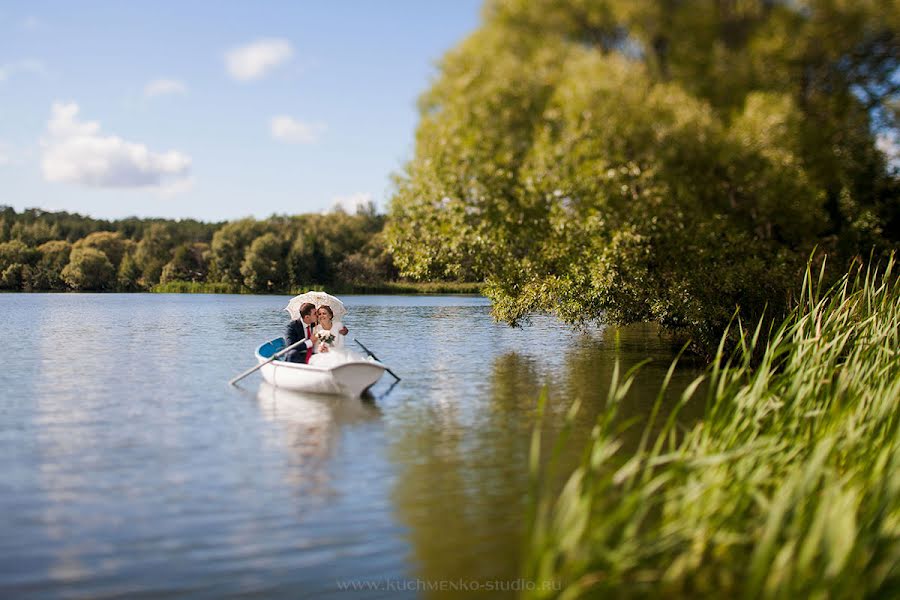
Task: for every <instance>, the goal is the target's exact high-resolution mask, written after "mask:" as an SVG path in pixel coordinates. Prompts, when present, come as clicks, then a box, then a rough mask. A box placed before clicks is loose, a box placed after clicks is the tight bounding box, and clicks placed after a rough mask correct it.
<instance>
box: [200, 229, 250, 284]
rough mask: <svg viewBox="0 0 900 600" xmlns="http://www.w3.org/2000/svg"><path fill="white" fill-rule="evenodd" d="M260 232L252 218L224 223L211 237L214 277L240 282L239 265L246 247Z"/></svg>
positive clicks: (224, 281)
mask: <svg viewBox="0 0 900 600" xmlns="http://www.w3.org/2000/svg"><path fill="white" fill-rule="evenodd" d="M261 234H262V226H261V225H260V224H259V223H257V222H256V221H255V220H254V219H241V220H240V221H233V222H231V223H226V224H225V225H224V226H222V228H221V229H219V230H218V231H216V233H215V235H213V238H212V244H211V248H210V256H211V260H212V267H213V270H214V272H215V276H216V279H217V280H218V281H221V282H223V283H242V282H243V279H244V276H243V275H242V274H241V265H242V263H243V261H244V255H245V253H246V251H247V247H248V246H249V245H250V244H251V243H252V242H253V240H255V239H256V238H257V237H258V236H259V235H261Z"/></svg>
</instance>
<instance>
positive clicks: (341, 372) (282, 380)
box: [256, 338, 385, 397]
mask: <svg viewBox="0 0 900 600" xmlns="http://www.w3.org/2000/svg"><path fill="white" fill-rule="evenodd" d="M282 348H284V339H282V338H275V339H274V340H271V341H269V342H266V343H265V344H263V345H262V346H260V347H259V348H257V350H256V360H257V361H259V362H260V363H264V362H266V360H268V359H270V358H272V355H273V354H275V353H276V352H278V351H279V350H281V349H282ZM384 370H385V366H384V365H383V364H381V363H380V362H378V361H376V360H373V359H364V360H358V361H353V362H346V363H343V364H340V365H337V366H333V367H316V366H313V365H305V364H302V363H292V362H287V361H285V360H282V359H281V358H276V359H275V360H273V361H272V362H270V363H269V364H267V365H264V366H263V367H262V368H261V369H260V371H261V372H262V376H263V378H264V379H265V380H266V381H268V382H269V383H271V384H272V385H274V386H276V387H280V388H285V389H289V390H294V391H298V392H311V393H314V394H341V395H344V396H353V397H357V396H360V395H362V393H363V392H365V391H366V390H367V389H369V388H370V387H372V385H374V384H375V382H376V381H378V380H379V379H380V378H381V375H382V374H383V373H384Z"/></svg>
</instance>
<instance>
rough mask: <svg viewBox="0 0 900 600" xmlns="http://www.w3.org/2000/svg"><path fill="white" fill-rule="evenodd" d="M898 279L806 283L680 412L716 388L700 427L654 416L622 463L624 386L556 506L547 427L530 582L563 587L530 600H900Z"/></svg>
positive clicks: (533, 518) (616, 382)
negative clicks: (544, 485) (776, 323)
mask: <svg viewBox="0 0 900 600" xmlns="http://www.w3.org/2000/svg"><path fill="white" fill-rule="evenodd" d="M894 269H895V264H894V258H893V257H891V259H890V261H889V262H888V264H887V266H886V268H885V269H884V270H883V271H880V272H879V271H878V270H877V269H876V268H874V267H871V268H868V269H865V270H863V269H861V268H858V269H855V270H853V271H851V272H850V273H848V274H847V275H846V276H844V277H843V278H842V279H841V281H840V282H838V284H837V285H836V286H834V287H832V288H830V289H827V290H823V289H822V283H821V282H822V276H821V273H820V274H819V276H818V278H817V277H815V276H814V274H812V273H810V272H809V270H808V271H807V275H806V277H805V278H804V281H803V288H802V292H801V294H800V301H799V303H798V306H797V307H796V308H795V309H794V310H793V312H792V313H791V314H790V315H789V316H788V317H787V319H786V320H785V321H784V323H783V324H781V326H780V327H778V328H777V329H776V330H768V331H765V332H763V331H762V328H761V327H760V326H758V327H756V328H755V329H754V330H752V331H748V330H743V329H742V328H741V327H740V324H738V325H736V327H737V329H738V334H739V340H740V346H739V348H738V349H737V350H736V351H735V352H734V353H730V354H729V355H727V356H726V353H725V351H724V350H723V346H720V348H719V352H718V354H717V356H716V358H715V361H714V362H713V364H712V366H711V367H710V369H709V370H708V372H707V373H706V375H704V376H703V377H701V378H699V379H698V380H696V381H694V383H693V384H691V386H689V387H688V388H687V389H686V390H685V392H684V393H683V394H682V395H681V400H680V402H679V406H681V405H683V404H684V403H685V402H687V401H688V400H689V399H690V398H691V397H692V396H693V395H694V394H695V393H697V389H698V386H699V384H700V382H701V379H704V378H705V379H706V380H707V385H706V386H704V387H705V389H707V390H708V392H707V394H708V395H707V398H706V407H705V413H704V416H703V418H702V419H701V420H700V421H699V422H698V423H697V424H696V425H694V426H693V427H691V428H690V429H688V430H679V427H678V425H677V420H676V414H677V408H678V407H675V408H674V409H673V410H667V411H662V410H661V409H660V406H659V402H658V403H657V407H656V408H655V409H654V411H653V414H652V416H651V417H650V421H651V422H649V423H647V424H646V426H645V431H644V434H643V437H642V439H641V442H640V445H639V448H638V450H637V452H636V453H634V454H631V455H629V456H624V457H623V456H621V455H620V454H621V453H617V449H618V448H619V445H620V434H621V432H620V431H618V430H617V425H616V423H617V421H616V418H615V416H616V410H617V407H618V405H619V403H621V402H622V401H623V398H627V391H628V388H629V386H630V385H631V383H632V381H633V378H634V377H635V374H634V373H628V374H625V375H622V376H620V375H619V373H618V371H617V372H616V375H615V376H614V378H613V381H612V383H611V387H610V392H609V400H608V406H607V409H606V410H605V411H604V412H603V413H602V414H601V416H600V418H599V419H598V422H597V423H596V426H595V428H594V430H593V432H592V436H591V440H590V442H589V443H588V445H587V447H586V448H585V449H584V454H583V459H582V461H581V463H580V465H579V466H578V467H577V468H576V470H575V471H574V472H573V473H572V475H571V476H570V477H569V479H568V481H567V483H566V484H565V486H564V487H563V489H562V491H561V492H559V493H555V492H549V491H547V490H545V489H541V488H540V484H539V482H541V481H544V480H546V477H544V475H543V473H542V471H541V467H540V466H539V465H540V461H539V460H538V455H539V454H540V453H541V443H542V440H541V438H540V433H539V429H536V430H535V433H534V438H533V443H532V463H531V464H532V477H533V481H534V482H535V491H534V496H533V500H534V504H533V507H532V511H531V514H530V520H529V521H530V522H529V526H530V532H529V537H528V539H529V541H528V547H527V548H526V552H525V561H524V576H525V577H527V578H529V579H531V580H534V581H538V582H540V581H550V580H553V581H556V582H559V583H561V584H562V589H561V590H559V588H558V587H557V588H556V589H557V590H558V591H555V592H545V591H541V589H542V588H541V587H540V586H537V588H536V590H535V591H533V592H531V594H530V595H531V596H533V597H548V596H560V597H563V598H575V597H583V596H588V597H603V598H607V597H665V598H697V597H715V598H759V597H763V598H876V597H877V598H889V597H894V598H897V597H900V439H898V433H900V432H898V423H900V280H898V278H897V275H896V274H895V273H894ZM763 333H766V334H768V335H762V334H763ZM763 338H765V339H767V342H766V343H763V342H762V339H763ZM723 339H724V338H723ZM673 368H674V364H673ZM661 397H662V395H660V399H661ZM660 402H661V400H660ZM663 408H666V407H663ZM663 412H666V413H667V414H668V416H667V417H666V418H665V420H664V422H662V423H658V422H657V423H654V422H653V421H655V420H657V419H659V416H658V415H660V414H662V413H663ZM650 432H654V433H650ZM562 443H565V442H562ZM551 588H552V586H548V587H547V588H544V589H551Z"/></svg>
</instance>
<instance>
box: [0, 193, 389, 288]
mask: <svg viewBox="0 0 900 600" xmlns="http://www.w3.org/2000/svg"><path fill="white" fill-rule="evenodd" d="M384 224H385V217H384V215H379V214H377V213H376V212H375V211H374V209H373V208H372V207H371V206H370V207H368V208H367V209H363V210H360V211H358V212H357V213H356V214H352V215H351V214H347V213H345V212H343V211H336V212H332V213H328V214H307V215H295V216H272V217H270V218H268V219H265V220H261V221H257V220H255V219H242V220H240V221H235V222H232V223H226V224H206V223H198V222H197V221H191V220H182V221H166V220H162V219H135V218H129V219H123V220H119V221H101V220H95V219H89V218H86V217H80V216H79V215H72V214H69V213H51V212H44V211H40V210H37V209H29V210H26V211H24V212H22V213H17V212H16V211H14V210H13V209H11V208H8V207H0V235H3V234H6V235H7V236H8V235H9V234H11V232H12V231H13V230H15V232H16V235H18V236H23V235H25V233H24V232H32V233H33V232H38V231H51V232H56V233H58V235H59V238H60V239H54V240H51V241H49V242H45V243H42V244H41V245H40V246H39V247H38V248H37V249H35V248H33V247H32V246H31V245H30V244H29V242H26V241H23V240H22V239H18V238H16V239H12V240H8V241H5V242H0V267H2V269H0V276H2V274H3V272H4V271H5V270H6V269H7V268H9V267H10V266H12V265H14V264H16V265H23V266H25V267H28V268H27V269H23V268H21V267H18V266H17V267H16V268H15V269H13V270H12V271H10V273H9V275H8V276H7V279H6V281H7V284H6V285H7V289H18V290H66V289H71V288H72V286H70V285H69V284H68V283H67V282H66V281H65V280H64V279H63V277H62V271H63V269H64V268H65V267H66V265H67V264H68V262H69V255H70V252H72V250H73V248H74V249H75V250H84V249H92V250H97V251H99V252H101V253H103V255H104V256H105V257H106V258H107V259H108V260H109V262H110V264H111V265H112V267H113V269H114V273H115V281H114V282H113V283H110V282H109V281H108V280H107V279H106V278H103V277H101V278H99V279H92V278H90V277H89V278H84V277H82V276H81V275H80V271H79V270H78V269H77V268H76V267H75V266H73V267H72V269H70V271H69V274H70V275H72V276H73V277H75V278H74V279H73V281H75V282H76V283H77V285H75V288H77V289H79V290H94V289H105V290H113V289H115V290H118V291H123V292H132V291H140V290H147V289H153V290H161V289H162V290H169V291H176V290H179V289H185V290H187V291H198V290H201V291H211V292H229V293H236V292H241V291H251V290H252V291H258V292H279V293H285V292H288V291H290V290H299V289H303V290H304V291H305V290H306V289H308V288H309V287H314V286H318V287H321V286H329V288H330V289H341V290H355V289H370V290H371V289H385V290H387V289H389V286H387V283H388V282H389V281H391V280H394V279H395V278H396V277H397V271H396V269H395V268H394V266H393V260H392V256H391V254H390V251H389V250H388V249H387V248H386V246H385V242H384V237H383V235H382V231H383V229H384ZM76 232H77V233H83V235H82V237H77V235H76ZM32 237H33V238H34V237H35V236H32ZM258 240H261V241H258ZM276 241H277V243H276ZM254 243H256V246H254ZM79 260H81V258H79ZM242 268H243V272H242ZM75 275H77V276H75ZM76 280H77V281H76ZM90 281H99V282H100V283H101V284H102V287H100V288H93V287H90V285H91V283H90ZM158 282H161V283H162V284H163V285H159V283H158ZM188 284H190V285H188ZM195 284H196V285H195ZM401 285H405V284H401ZM247 286H250V287H247Z"/></svg>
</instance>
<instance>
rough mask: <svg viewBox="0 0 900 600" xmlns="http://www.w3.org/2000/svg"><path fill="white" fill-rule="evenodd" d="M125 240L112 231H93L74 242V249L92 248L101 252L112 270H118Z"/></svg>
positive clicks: (124, 249)
mask: <svg viewBox="0 0 900 600" xmlns="http://www.w3.org/2000/svg"><path fill="white" fill-rule="evenodd" d="M126 242H127V240H125V238H123V237H122V234H121V233H118V232H113V231H95V232H94V233H90V234H88V235H87V236H85V237H84V238H82V239H80V240H78V241H77V242H75V245H74V246H73V247H74V248H94V249H96V250H99V251H101V252H103V254H105V255H106V258H108V259H109V262H110V263H112V266H113V268H115V269H118V268H119V264H120V263H121V262H122V257H123V256H125V251H126V249H127V243H126Z"/></svg>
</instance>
